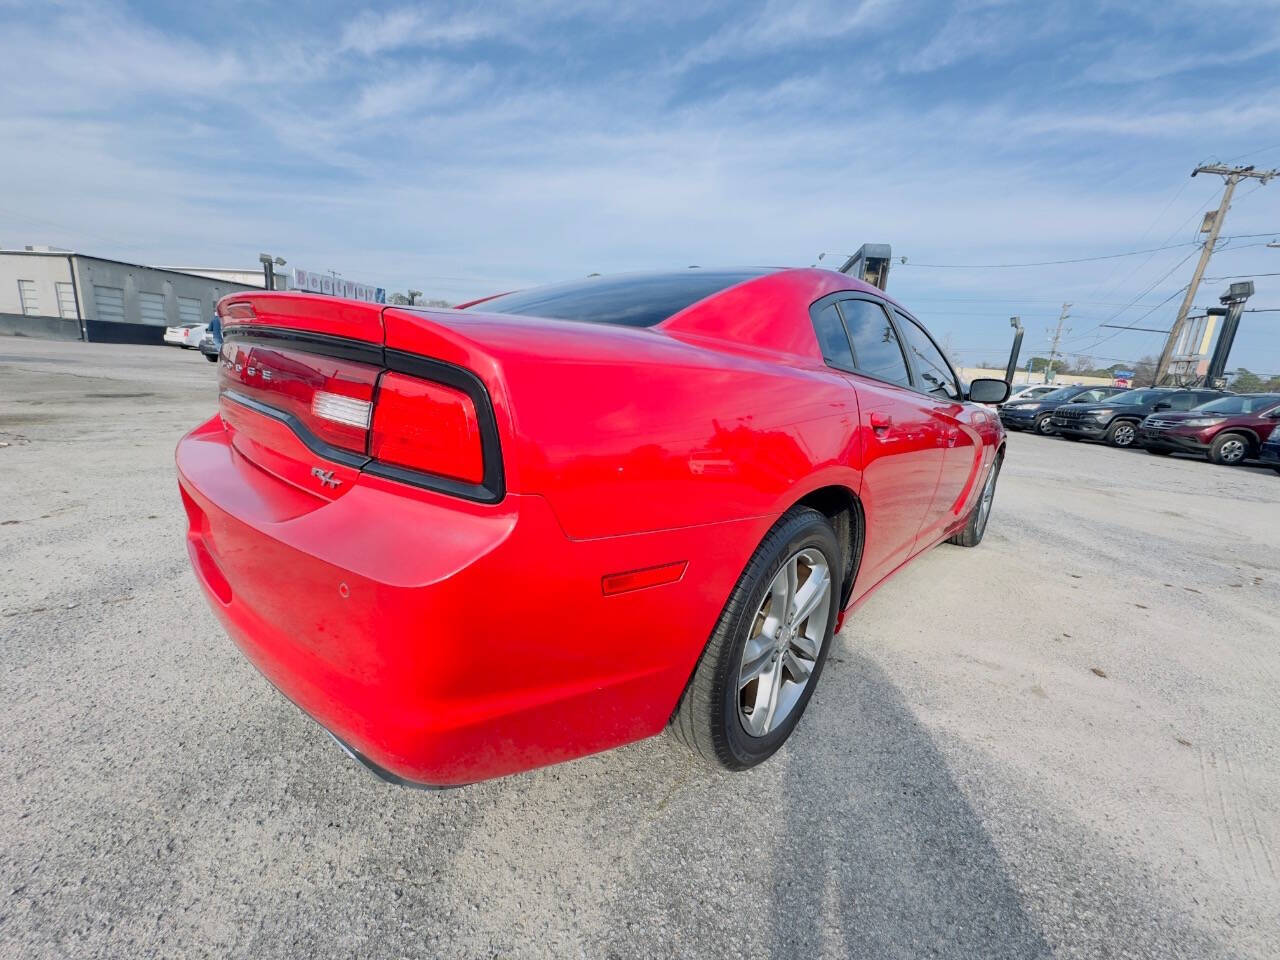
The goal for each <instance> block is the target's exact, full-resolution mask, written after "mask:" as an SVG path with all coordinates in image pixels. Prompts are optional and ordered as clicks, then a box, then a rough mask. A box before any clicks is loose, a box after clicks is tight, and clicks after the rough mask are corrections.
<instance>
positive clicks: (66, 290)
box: [53, 281, 80, 320]
mask: <svg viewBox="0 0 1280 960" xmlns="http://www.w3.org/2000/svg"><path fill="white" fill-rule="evenodd" d="M53 286H54V288H55V289H56V290H57V291H58V316H60V317H62V318H64V319H67V320H79V319H80V311H79V310H77V309H76V288H75V287H74V286H72V285H71V284H69V283H63V282H62V281H58V282H57V283H55V284H54V285H53Z"/></svg>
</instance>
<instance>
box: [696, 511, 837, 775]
mask: <svg viewBox="0 0 1280 960" xmlns="http://www.w3.org/2000/svg"><path fill="white" fill-rule="evenodd" d="M840 557H841V553H840V546H839V543H838V542H837V540H836V534H835V531H834V530H833V529H832V526H831V523H830V522H829V521H828V520H827V518H826V517H825V516H823V515H822V514H821V513H819V512H818V511H816V510H812V509H809V508H808V507H795V508H792V509H791V510H789V511H787V513H785V514H783V516H782V518H781V519H780V520H779V521H778V523H777V524H776V525H775V526H774V528H773V529H772V530H771V531H769V534H768V536H766V537H765V538H764V542H763V543H761V544H760V546H759V547H758V548H757V549H756V552H755V553H754V554H753V555H752V557H751V560H750V562H749V563H748V564H747V568H746V570H744V571H743V573H742V576H741V577H740V578H739V579H738V583H737V585H736V586H735V587H734V588H733V592H732V593H731V594H730V596H729V602H728V603H727V604H725V608H724V612H723V613H721V615H720V620H719V622H718V623H717V624H716V628H715V630H714V631H713V632H712V634H711V639H710V640H709V641H708V643H707V648H706V650H704V651H703V654H702V659H701V660H700V661H699V662H698V666H697V669H696V670H694V673H693V677H692V679H690V681H689V686H688V687H687V688H686V689H685V692H684V697H683V698H682V699H681V701H680V705H679V706H678V707H677V708H676V712H675V714H674V716H673V717H672V718H671V730H672V733H674V735H675V736H676V738H677V739H678V740H680V741H681V742H682V743H684V745H685V746H687V747H688V748H689V749H690V750H692V751H693V752H694V753H697V754H699V755H700V756H701V757H702V758H703V759H705V760H707V761H709V762H710V763H713V764H717V765H719V766H722V767H725V768H727V769H729V770H746V769H747V768H749V767H754V766H755V765H756V764H758V763H760V762H761V761H763V760H766V759H768V757H769V756H771V755H772V754H773V753H774V751H776V750H777V749H778V748H779V747H780V746H782V744H783V743H784V742H785V741H786V739H787V737H789V736H790V735H791V731H792V730H794V729H795V726H796V724H797V723H798V722H799V720H800V717H801V715H802V714H803V713H804V710H805V707H806V706H808V704H809V698H810V697H811V696H812V695H813V689H814V687H815V686H816V685H817V683H818V677H819V676H820V675H821V673H822V666H823V664H824V663H825V662H826V657H827V650H828V648H829V647H830V641H831V634H832V632H833V630H834V627H835V622H836V615H837V613H838V608H839V603H840V585H839V579H838V577H839V571H841V570H843V569H844V567H843V565H842V564H841V560H840Z"/></svg>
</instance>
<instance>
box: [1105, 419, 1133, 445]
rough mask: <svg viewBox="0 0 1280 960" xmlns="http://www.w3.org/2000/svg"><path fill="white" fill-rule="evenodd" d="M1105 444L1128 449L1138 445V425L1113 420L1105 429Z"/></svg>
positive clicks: (1130, 421)
mask: <svg viewBox="0 0 1280 960" xmlns="http://www.w3.org/2000/svg"><path fill="white" fill-rule="evenodd" d="M1107 443H1109V444H1110V445H1111V446H1113V447H1120V448H1122V449H1128V448H1129V447H1133V446H1136V445H1137V443H1138V425H1137V424H1136V423H1134V422H1133V421H1132V420H1113V421H1112V423H1111V426H1110V427H1108V428H1107Z"/></svg>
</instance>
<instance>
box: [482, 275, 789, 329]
mask: <svg viewBox="0 0 1280 960" xmlns="http://www.w3.org/2000/svg"><path fill="white" fill-rule="evenodd" d="M768 272H769V271H768V270H686V271H682V272H680V273H649V274H623V275H620V276H616V277H591V278H589V279H587V280H576V281H574V282H572V283H557V284H554V285H552V286H548V287H535V288H533V289H532V290H519V291H517V292H515V293H505V294H503V295H502V296H500V297H494V298H493V299H491V300H484V301H482V302H480V303H477V304H474V305H472V306H470V307H468V308H467V309H468V310H475V311H476V312H477V313H515V314H523V315H525V316H529V317H551V318H553V319H556V320H583V321H586V322H589V323H612V324H617V325H619V326H624V327H651V326H653V325H654V324H656V323H661V322H662V321H663V320H666V319H667V318H668V317H670V316H672V315H673V314H677V313H679V312H680V311H681V310H683V309H684V308H685V307H688V306H691V305H693V304H695V303H697V302H698V301H699V300H703V299H705V298H706V297H709V296H711V295H712V294H713V293H719V292H720V291H721V290H726V289H728V288H729V287H732V286H735V285H737V284H739V283H743V282H744V281H747V280H752V279H754V278H756V277H761V276H764V275H765V274H766V273H768Z"/></svg>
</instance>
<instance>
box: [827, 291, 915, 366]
mask: <svg viewBox="0 0 1280 960" xmlns="http://www.w3.org/2000/svg"><path fill="white" fill-rule="evenodd" d="M840 312H841V313H842V314H844V325H845V328H846V329H847V330H848V331H849V339H850V340H852V341H853V363H854V367H855V368H856V370H857V371H858V373H865V374H866V375H867V376H869V377H875V378H876V379H878V380H887V381H889V382H890V383H896V384H899V385H900V386H903V387H909V386H911V376H910V374H908V373H907V361H906V360H905V359H904V358H903V356H902V347H901V345H900V344H899V343H898V335H897V334H896V333H895V332H894V330H893V324H892V323H890V322H889V315H888V314H887V313H885V312H884V310H883V308H881V307H880V306H879V305H878V304H875V303H872V302H871V301H870V300H841V301H840Z"/></svg>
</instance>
